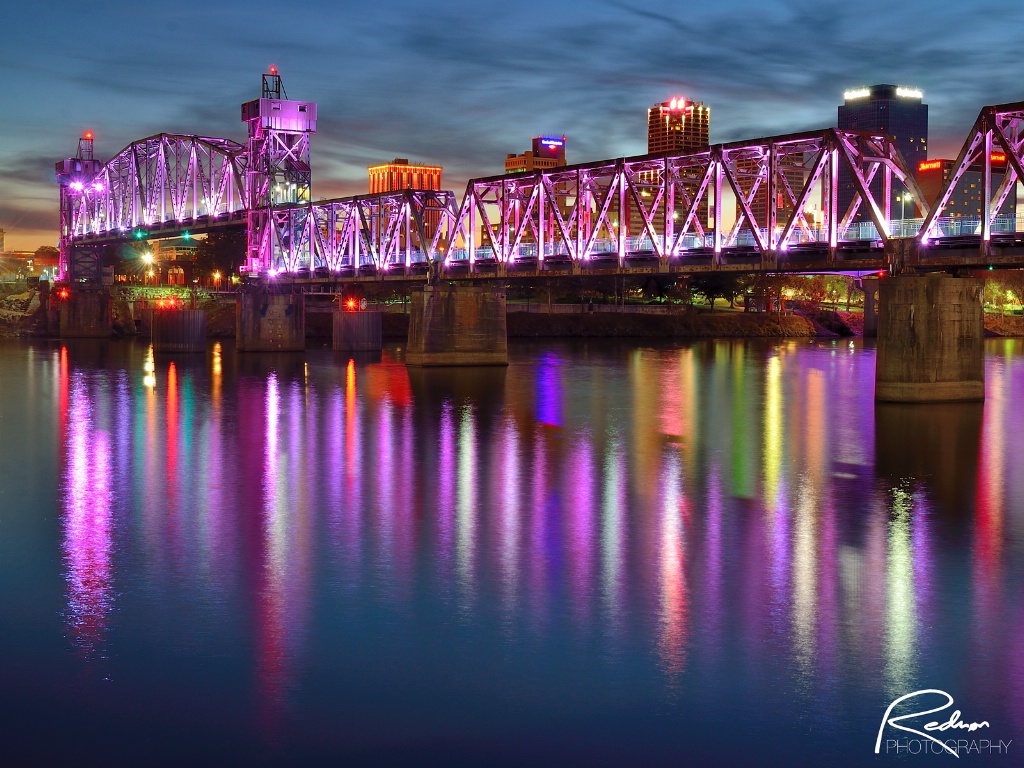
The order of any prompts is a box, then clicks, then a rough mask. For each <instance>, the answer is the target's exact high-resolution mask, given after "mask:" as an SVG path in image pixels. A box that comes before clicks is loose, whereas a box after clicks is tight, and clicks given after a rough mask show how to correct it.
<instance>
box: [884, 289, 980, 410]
mask: <svg viewBox="0 0 1024 768" xmlns="http://www.w3.org/2000/svg"><path fill="white" fill-rule="evenodd" d="M983 290H984V281H983V280H980V279H978V278H960V277H957V278H954V277H951V276H949V275H945V274H939V273H936V274H930V275H927V276H923V277H919V276H900V277H889V278H885V279H884V280H881V281H880V282H879V292H878V297H879V306H878V353H877V358H876V363H875V400H877V401H879V402H897V403H927V402H954V401H978V400H984V399H985V356H984V330H985V328H984V315H983V311H982V304H981V299H982V292H983ZM865 311H866V307H865Z"/></svg>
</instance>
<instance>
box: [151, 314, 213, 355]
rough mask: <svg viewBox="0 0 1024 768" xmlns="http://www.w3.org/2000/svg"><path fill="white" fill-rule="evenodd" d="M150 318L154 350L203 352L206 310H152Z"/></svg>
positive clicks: (204, 348)
mask: <svg viewBox="0 0 1024 768" xmlns="http://www.w3.org/2000/svg"><path fill="white" fill-rule="evenodd" d="M150 312H152V317H151V320H150V323H151V328H152V331H151V333H152V339H153V351H154V352H205V351H206V310H205V309H171V310H164V311H159V310H157V311H154V310H150Z"/></svg>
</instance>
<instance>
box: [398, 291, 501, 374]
mask: <svg viewBox="0 0 1024 768" xmlns="http://www.w3.org/2000/svg"><path fill="white" fill-rule="evenodd" d="M405 362H406V364H407V365H412V366H434V365H508V337H507V334H506V327H505V289H504V288H503V287H487V286H459V287H454V286H448V285H428V286H425V287H424V288H423V290H421V291H414V292H413V294H412V306H411V310H410V316H409V343H408V346H407V349H406V355H405Z"/></svg>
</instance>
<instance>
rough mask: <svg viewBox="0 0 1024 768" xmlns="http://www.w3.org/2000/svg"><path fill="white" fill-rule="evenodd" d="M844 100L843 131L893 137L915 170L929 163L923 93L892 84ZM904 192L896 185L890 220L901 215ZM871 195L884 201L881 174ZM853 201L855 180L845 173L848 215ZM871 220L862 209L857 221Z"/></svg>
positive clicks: (842, 191) (842, 198) (842, 194)
mask: <svg viewBox="0 0 1024 768" xmlns="http://www.w3.org/2000/svg"><path fill="white" fill-rule="evenodd" d="M843 99H844V101H843V103H842V104H840V105H839V118H838V122H837V123H836V127H838V128H839V129H840V130H846V131H868V132H872V133H875V132H881V133H884V134H885V135H887V136H891V137H892V138H893V140H894V141H895V143H896V147H897V148H898V149H899V151H900V154H902V155H903V159H904V160H906V161H907V165H909V166H910V168H911V170H913V169H915V168H917V166H918V164H919V163H920V162H922V161H923V160H927V159H928V105H927V104H925V103H924V94H922V93H921V91H920V90H918V89H916V88H906V87H904V86H897V85H888V84H881V85H871V86H868V87H866V88H856V89H853V90H849V91H846V92H845V93H844V94H843ZM903 191H904V189H903V186H902V185H900V184H898V183H895V184H893V189H892V197H891V199H890V203H889V204H890V208H889V211H890V219H891V218H893V216H894V215H898V213H899V210H900V204H899V203H900V195H901V194H902V193H903ZM871 193H872V196H873V197H874V198H875V199H876V200H881V199H882V180H881V174H879V175H878V178H876V179H875V181H873V182H872V184H871ZM853 197H854V184H853V180H852V179H851V178H850V177H849V176H848V175H847V174H845V172H844V171H842V170H841V171H840V187H839V209H840V210H841V211H845V210H846V209H847V207H848V206H849V205H850V202H851V201H852V200H853ZM869 218H870V217H869V216H868V214H867V212H866V211H865V210H863V208H862V209H861V210H859V211H858V214H857V217H856V219H855V220H856V221H866V220H868V219H869Z"/></svg>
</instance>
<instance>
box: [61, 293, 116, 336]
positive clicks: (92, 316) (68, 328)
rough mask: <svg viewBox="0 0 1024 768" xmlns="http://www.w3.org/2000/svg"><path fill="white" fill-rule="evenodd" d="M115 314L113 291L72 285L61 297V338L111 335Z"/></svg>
mask: <svg viewBox="0 0 1024 768" xmlns="http://www.w3.org/2000/svg"><path fill="white" fill-rule="evenodd" d="M58 293H59V291H58ZM51 296H52V294H51ZM113 317H114V314H113V304H112V302H111V300H110V291H109V290H107V289H106V288H99V289H86V288H72V289H71V290H70V291H68V293H67V296H65V297H64V298H63V299H61V300H60V335H61V338H63V339H105V338H109V337H110V335H111V333H112V331H113V327H114V323H113Z"/></svg>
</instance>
